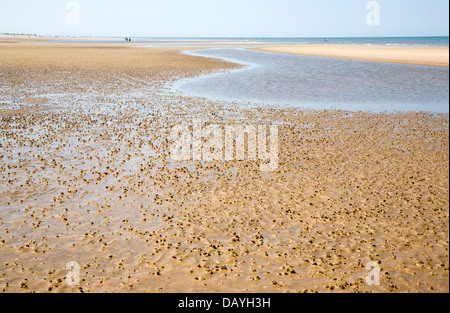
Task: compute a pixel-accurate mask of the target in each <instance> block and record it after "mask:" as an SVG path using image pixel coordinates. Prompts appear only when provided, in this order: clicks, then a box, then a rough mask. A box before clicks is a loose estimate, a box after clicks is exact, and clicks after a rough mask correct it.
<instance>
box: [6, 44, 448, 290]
mask: <svg viewBox="0 0 450 313" xmlns="http://www.w3.org/2000/svg"><path fill="white" fill-rule="evenodd" d="M314 49H315V50H314ZM366 49H368V48H355V47H348V48H345V47H340V48H339V49H338V50H335V51H337V52H335V54H333V53H332V52H331V50H330V48H329V47H324V48H318V47H316V48H314V47H304V48H300V47H291V48H289V49H288V48H286V47H284V48H271V49H270V51H275V52H289V53H302V54H303V53H308V54H316V55H319V54H320V55H321V56H333V57H344V56H345V57H351V58H358V57H361V54H362V52H363V51H367V50H366ZM182 50H185V48H179V47H177V48H139V49H138V48H135V47H131V46H129V45H126V44H106V43H105V44H93V43H91V44H56V43H55V44H40V43H34V44H24V43H14V42H7V40H3V41H2V42H1V43H0V291H3V292H152V293H153V292H345V293H350V292H449V276H448V271H449V257H448V246H449V153H448V151H449V116H448V114H430V113H424V112H403V113H389V114H388V113H364V112H348V111H342V110H300V109H296V108H284V109H283V108H277V107H271V106H259V107H251V106H249V107H246V106H242V105H237V104H233V103H228V102H223V101H212V100H205V99H203V98H200V97H187V96H184V95H182V94H177V93H174V92H172V91H171V89H170V85H171V84H172V83H174V82H176V81H177V80H180V79H184V78H189V77H197V76H199V75H203V74H207V73H213V72H219V71H224V70H229V69H234V68H237V67H239V65H236V64H233V63H228V62H223V61H220V60H217V59H210V58H202V57H195V56H188V55H184V54H180V51H182ZM388 50H389V51H391V52H392V58H389V60H396V61H399V62H400V60H399V57H398V56H399V54H401V51H404V50H402V49H400V50H398V49H396V48H392V49H380V50H377V51H379V52H380V53H383V54H385V55H387V51H388ZM268 51H269V50H268ZM351 51H353V54H351V55H350V56H349V55H348V54H350V52H351ZM418 51H419V50H418ZM427 51H428V50H427V49H420V52H417V54H416V53H413V52H411V54H410V55H409V56H408V58H409V60H415V61H414V62H419V60H418V59H421V56H423V55H425V54H427ZM431 51H432V50H429V54H430V55H433V56H434V57H432V58H430V59H428V58H423V59H422V61H421V62H428V63H427V64H429V65H431V64H434V65H439V66H443V65H445V61H446V62H447V63H446V64H447V66H448V60H441V59H440V54H438V53H434V52H433V53H431ZM375 55H376V53H374V54H373V58H374V59H376V60H380V59H383V60H386V58H387V56H385V57H380V56H375ZM447 56H448V51H447ZM361 58H362V57H361ZM371 58H372V57H371ZM364 59H368V57H364ZM405 62H406V61H405ZM408 62H410V61H408ZM411 62H412V61H411ZM430 62H431V63H430ZM195 120H200V121H201V123H202V125H203V127H206V126H207V125H208V124H215V125H223V126H224V127H225V126H226V125H266V126H270V125H278V136H279V137H278V142H279V154H278V155H279V160H278V166H277V168H276V169H275V170H273V171H269V172H262V171H261V169H260V163H259V162H257V161H255V160H243V161H240V160H238V158H235V159H236V160H231V161H224V160H222V161H220V160H215V161H208V162H207V161H198V160H197V161H194V160H190V161H189V160H186V161H178V162H176V161H173V160H171V158H170V142H171V140H172V138H171V130H172V129H173V127H174V126H176V125H187V127H189V129H190V130H192V125H193V121H195ZM246 148H247V144H246ZM373 270H378V271H377V272H376V273H373ZM369 274H370V275H371V276H370V277H369V279H368V275H369ZM373 275H375V276H373ZM377 275H378V276H379V284H378V283H377V279H372V278H373V277H376V276H377ZM371 279H372V280H371Z"/></svg>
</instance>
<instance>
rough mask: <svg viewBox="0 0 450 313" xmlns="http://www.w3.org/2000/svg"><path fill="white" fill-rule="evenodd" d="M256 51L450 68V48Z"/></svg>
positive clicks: (288, 47) (280, 48)
mask: <svg viewBox="0 0 450 313" xmlns="http://www.w3.org/2000/svg"><path fill="white" fill-rule="evenodd" d="M253 50H256V51H265V52H272V53H285V54H296V55H306V56H314V57H326V58H338V59H347V60H358V61H370V62H383V63H397V64H408V65H421V66H435V67H449V48H448V47H398V46H389V47H386V46H362V45H354V46H353V45H279V46H271V47H263V48H253Z"/></svg>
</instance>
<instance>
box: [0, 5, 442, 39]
mask: <svg viewBox="0 0 450 313" xmlns="http://www.w3.org/2000/svg"><path fill="white" fill-rule="evenodd" d="M68 2H69V1H67V0H0V32H15V33H39V34H50V35H57V34H64V35H93V36H95V35H100V36H125V35H130V36H134V37H138V36H147V37H184V36H187V37H352V36H357V37H359V36H361V37H369V36H431V35H443V36H448V33H449V32H448V29H449V13H448V10H449V1H448V0H379V1H377V2H378V3H379V6H380V15H379V16H380V25H379V26H376V25H375V26H369V25H368V24H367V23H366V15H367V14H368V13H369V11H368V10H366V4H367V2H369V0H107V1H106V0H78V1H76V2H77V3H78V5H79V25H68V23H67V17H68V14H71V15H70V16H69V20H70V21H72V22H69V24H73V21H76V19H73V16H74V15H73V14H76V12H75V11H73V9H72V10H68V9H66V5H67V3H68ZM72 8H73V7H72Z"/></svg>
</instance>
